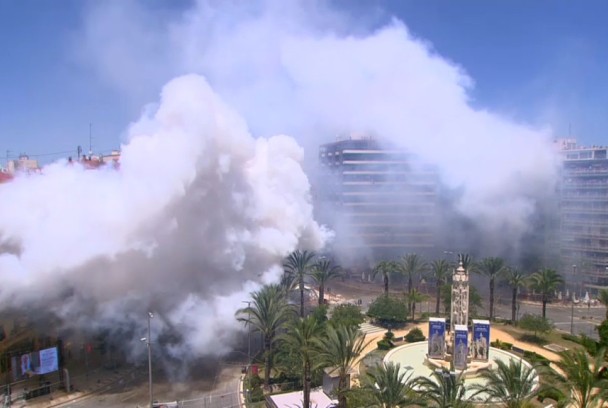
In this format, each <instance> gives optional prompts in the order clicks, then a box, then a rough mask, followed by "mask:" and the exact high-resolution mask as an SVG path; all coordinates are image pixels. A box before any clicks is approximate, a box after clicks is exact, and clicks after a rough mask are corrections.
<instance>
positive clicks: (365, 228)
mask: <svg viewBox="0 0 608 408" xmlns="http://www.w3.org/2000/svg"><path fill="white" fill-rule="evenodd" d="M319 162H320V182H319V183H317V189H316V190H317V206H318V208H320V209H321V210H320V211H319V214H318V215H317V216H318V217H319V219H320V221H322V222H324V223H327V224H328V225H329V226H330V227H332V228H333V229H334V230H335V231H336V239H335V244H334V245H335V247H336V249H337V250H349V251H351V253H356V251H358V250H361V251H362V252H365V253H366V254H367V255H369V256H371V257H372V258H376V259H380V258H390V257H396V256H400V255H404V254H405V253H408V252H418V253H428V252H430V251H432V249H433V248H434V246H435V229H436V228H435V223H436V219H435V217H434V215H435V210H436V198H437V186H438V175H437V171H436V170H435V169H434V168H433V167H431V166H429V165H426V164H424V163H422V162H420V160H417V159H416V157H415V156H414V155H412V154H410V153H408V152H407V151H405V150H403V149H393V148H390V147H386V146H383V145H381V143H380V142H379V141H378V140H376V139H374V138H370V137H361V136H349V137H348V138H344V139H343V140H338V141H336V142H334V143H328V144H324V145H322V146H320V148H319ZM369 252H371V253H369Z"/></svg>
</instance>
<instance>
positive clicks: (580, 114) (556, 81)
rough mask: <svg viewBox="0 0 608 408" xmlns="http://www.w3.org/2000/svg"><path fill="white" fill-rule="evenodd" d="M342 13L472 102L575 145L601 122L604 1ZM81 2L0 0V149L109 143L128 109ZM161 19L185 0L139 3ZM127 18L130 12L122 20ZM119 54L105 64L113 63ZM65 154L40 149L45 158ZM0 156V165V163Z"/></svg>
mask: <svg viewBox="0 0 608 408" xmlns="http://www.w3.org/2000/svg"><path fill="white" fill-rule="evenodd" d="M335 3H336V4H337V7H339V8H341V9H343V10H344V11H346V12H349V13H352V14H353V15H354V16H361V18H364V17H365V18H368V17H369V16H370V15H372V16H376V17H375V18H377V19H378V22H379V23H381V22H384V21H386V20H387V19H388V18H390V16H396V17H397V18H399V19H401V20H402V21H404V22H405V24H406V25H407V26H408V27H409V29H410V30H411V32H412V33H413V34H414V35H416V36H417V37H419V38H422V39H424V40H426V41H428V42H429V43H431V44H432V45H433V48H434V49H435V50H436V52H437V53H438V54H440V55H442V56H443V57H445V58H447V59H449V60H451V61H453V62H454V63H456V64H458V65H460V66H462V67H463V69H464V70H465V71H466V72H467V73H468V74H469V76H470V77H471V78H472V79H473V80H474V82H475V87H474V89H473V90H472V92H471V96H472V98H473V104H474V105H475V106H476V107H478V108H481V109H489V110H493V111H497V112H500V113H501V114H503V115H506V116H508V117H513V118H515V119H517V120H521V121H526V122H530V123H533V124H537V125H541V124H548V125H551V126H552V127H553V129H554V130H555V131H556V133H557V134H558V135H567V134H568V131H569V127H570V128H571V129H572V130H571V131H572V134H574V135H576V136H577V137H578V138H579V140H580V141H581V142H583V143H584V144H588V145H592V144H605V142H604V139H605V138H604V135H605V134H606V130H607V129H608V69H607V67H608V24H605V21H603V19H604V18H605V16H606V15H608V3H607V2H605V1H585V2H574V1H562V2H556V1H550V0H538V1H524V0H510V1H485V0H467V1H435V0H425V1H402V0H386V1H381V0H368V1H360V2H355V1H346V0H336V1H335ZM91 4H92V1H90V0H89V1H80V0H56V1H35V0H0V50H1V52H2V57H1V59H0V157H4V156H5V154H6V150H10V151H11V155H12V156H15V155H17V154H19V153H21V152H25V153H28V154H30V155H37V154H45V153H58V152H69V151H75V149H76V146H77V145H82V146H83V147H84V148H85V150H88V143H89V139H88V132H89V123H91V122H92V123H93V137H94V139H93V147H94V150H106V151H107V150H109V149H111V148H113V147H116V146H118V145H119V143H120V140H121V136H122V134H123V132H124V129H125V127H126V126H127V125H128V123H129V122H130V121H132V120H135V119H136V117H137V115H138V111H137V109H138V108H137V107H134V106H133V105H132V103H130V101H127V100H125V98H124V95H122V94H121V93H120V92H118V91H117V90H116V89H115V88H113V87H111V86H109V85H108V83H107V82H106V81H104V80H103V79H102V78H100V76H99V73H98V72H97V71H96V70H95V69H93V67H92V66H91V63H90V62H87V61H86V60H84V58H83V54H82V53H80V52H79V47H80V44H81V42H80V37H81V36H82V33H83V31H84V25H85V24H86V23H85V21H86V20H85V16H86V15H87V12H88V10H89V8H90V6H91ZM146 4H148V6H147V7H152V8H153V12H152V14H154V15H156V16H157V17H158V19H160V20H162V19H163V18H164V17H165V16H167V15H170V14H171V13H179V12H180V11H181V10H182V9H183V7H185V6H186V5H187V4H188V1H185V0H184V1H168V0H167V1H160V0H155V1H151V2H147V3H146ZM134 18H136V17H134ZM118 63H120V61H117V64H118ZM68 154H69V153H67V154H66V153H61V154H50V155H48V156H41V159H44V160H49V159H52V158H57V157H65V156H66V155H68ZM0 162H3V161H2V160H0Z"/></svg>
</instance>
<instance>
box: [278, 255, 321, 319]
mask: <svg viewBox="0 0 608 408" xmlns="http://www.w3.org/2000/svg"><path fill="white" fill-rule="evenodd" d="M314 257H315V254H314V252H309V251H300V250H299V249H298V250H296V251H294V252H292V253H291V254H289V256H288V257H287V259H286V260H285V262H284V263H283V268H285V271H286V272H287V275H289V276H291V281H292V282H297V283H298V287H299V289H300V317H304V281H305V280H306V276H307V275H308V274H309V273H310V269H311V267H312V262H313V260H314Z"/></svg>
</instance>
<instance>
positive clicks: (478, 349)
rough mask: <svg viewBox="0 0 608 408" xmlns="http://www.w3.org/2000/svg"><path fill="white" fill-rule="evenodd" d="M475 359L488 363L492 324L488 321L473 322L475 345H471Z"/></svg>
mask: <svg viewBox="0 0 608 408" xmlns="http://www.w3.org/2000/svg"><path fill="white" fill-rule="evenodd" d="M471 348H472V350H471V354H472V357H473V359H475V360H481V361H488V359H489V357H490V356H489V351H490V322H489V321H488V320H473V344H471Z"/></svg>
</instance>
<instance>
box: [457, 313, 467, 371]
mask: <svg viewBox="0 0 608 408" xmlns="http://www.w3.org/2000/svg"><path fill="white" fill-rule="evenodd" d="M468 355H469V331H468V330H467V326H465V325H463V324H455V325H454V368H455V369H456V370H464V369H466V368H467V357H468Z"/></svg>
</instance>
